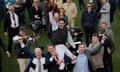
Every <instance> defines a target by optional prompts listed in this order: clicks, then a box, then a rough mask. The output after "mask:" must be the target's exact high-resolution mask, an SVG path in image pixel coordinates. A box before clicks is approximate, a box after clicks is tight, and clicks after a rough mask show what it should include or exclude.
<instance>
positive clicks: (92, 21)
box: [81, 9, 98, 28]
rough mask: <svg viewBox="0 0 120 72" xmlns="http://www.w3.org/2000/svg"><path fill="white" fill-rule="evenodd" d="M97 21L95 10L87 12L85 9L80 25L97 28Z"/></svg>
mask: <svg viewBox="0 0 120 72" xmlns="http://www.w3.org/2000/svg"><path fill="white" fill-rule="evenodd" d="M97 21H98V16H97V12H96V11H95V10H91V12H88V11H87V9H85V11H83V13H82V17H81V24H82V26H83V27H86V26H87V27H92V28H95V27H97Z"/></svg>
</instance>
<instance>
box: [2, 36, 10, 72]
mask: <svg viewBox="0 0 120 72" xmlns="http://www.w3.org/2000/svg"><path fill="white" fill-rule="evenodd" d="M0 46H1V48H2V49H3V50H4V51H5V52H6V54H7V56H8V57H10V56H11V55H10V53H9V51H7V49H6V48H5V45H4V43H3V41H2V39H1V37H0ZM0 72H2V57H1V53H0Z"/></svg>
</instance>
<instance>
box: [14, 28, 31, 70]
mask: <svg viewBox="0 0 120 72" xmlns="http://www.w3.org/2000/svg"><path fill="white" fill-rule="evenodd" d="M20 39H23V41H24V43H25V44H27V45H28V41H30V42H32V40H33V39H32V38H30V37H28V35H26V28H25V27H20V29H19V34H18V35H16V36H14V37H13V42H14V50H15V55H16V57H17V61H18V64H19V68H20V72H24V70H25V67H26V66H27V65H28V63H29V57H28V56H26V55H25V53H24V51H23V49H22V48H21V46H20V43H19V40H20ZM30 42H29V43H30ZM28 46H29V45H28Z"/></svg>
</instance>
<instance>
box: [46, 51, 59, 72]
mask: <svg viewBox="0 0 120 72" xmlns="http://www.w3.org/2000/svg"><path fill="white" fill-rule="evenodd" d="M50 59H51V54H50V53H49V52H47V53H46V64H47V68H48V72H58V65H57V60H55V59H53V60H50Z"/></svg>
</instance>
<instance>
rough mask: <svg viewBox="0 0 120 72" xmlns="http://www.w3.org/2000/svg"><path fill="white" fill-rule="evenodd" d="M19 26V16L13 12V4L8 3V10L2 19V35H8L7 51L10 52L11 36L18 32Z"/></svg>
mask: <svg viewBox="0 0 120 72" xmlns="http://www.w3.org/2000/svg"><path fill="white" fill-rule="evenodd" d="M19 26H20V24H19V18H18V15H17V14H16V13H15V12H14V6H13V5H9V8H8V12H7V13H6V15H5V19H4V35H5V36H7V35H8V38H9V39H8V51H9V52H10V53H12V43H13V40H12V38H13V36H15V35H16V34H18V32H19Z"/></svg>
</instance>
